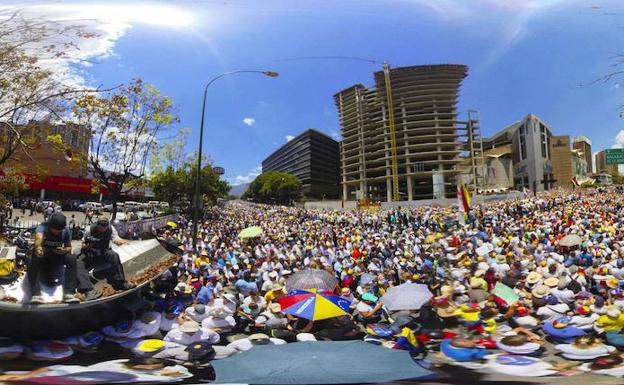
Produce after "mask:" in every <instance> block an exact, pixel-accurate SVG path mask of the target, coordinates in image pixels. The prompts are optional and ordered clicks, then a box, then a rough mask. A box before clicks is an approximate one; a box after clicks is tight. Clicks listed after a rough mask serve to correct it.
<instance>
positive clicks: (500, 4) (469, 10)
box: [412, 0, 580, 70]
mask: <svg viewBox="0 0 624 385" xmlns="http://www.w3.org/2000/svg"><path fill="white" fill-rule="evenodd" d="M412 1H413V2H414V3H415V4H417V5H418V6H420V7H422V8H425V9H428V10H429V11H431V12H432V13H434V14H435V15H436V16H437V17H438V18H439V19H440V20H441V21H443V22H445V23H457V24H462V25H464V26H466V27H467V28H473V26H474V25H476V24H480V25H483V26H490V25H491V26H493V27H494V30H492V29H491V28H482V30H483V31H484V33H485V34H486V35H485V37H490V36H497V41H496V43H495V44H494V45H493V46H492V48H491V50H490V52H489V53H488V54H487V55H486V56H485V58H484V59H483V61H482V65H481V66H480V69H481V70H483V69H484V68H487V67H488V66H490V65H492V64H494V63H496V62H497V61H498V60H499V59H501V58H502V57H503V56H505V54H506V53H507V52H508V51H509V50H510V49H511V48H512V47H513V46H514V45H515V44H516V43H518V42H519V41H521V40H522V39H523V38H524V37H525V36H526V35H527V34H528V32H529V24H530V22H531V21H532V20H533V19H534V18H535V17H536V16H539V15H541V14H543V12H544V11H546V10H548V9H552V8H554V7H556V6H558V5H563V4H565V5H566V6H569V5H570V4H571V3H573V2H576V3H580V1H573V0H566V1H565V2H564V1H563V0H505V1H500V0H481V1H465V0H436V1H430V0H412ZM473 30H474V28H473ZM493 34H494V35H493Z"/></svg>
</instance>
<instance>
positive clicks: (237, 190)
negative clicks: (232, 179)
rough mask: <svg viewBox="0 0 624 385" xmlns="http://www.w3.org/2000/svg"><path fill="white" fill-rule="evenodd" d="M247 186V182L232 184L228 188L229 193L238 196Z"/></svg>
mask: <svg viewBox="0 0 624 385" xmlns="http://www.w3.org/2000/svg"><path fill="white" fill-rule="evenodd" d="M247 187H249V183H243V184H239V185H236V186H232V189H231V190H230V195H234V196H235V197H237V198H240V197H241V196H242V195H243V194H244V193H245V191H247Z"/></svg>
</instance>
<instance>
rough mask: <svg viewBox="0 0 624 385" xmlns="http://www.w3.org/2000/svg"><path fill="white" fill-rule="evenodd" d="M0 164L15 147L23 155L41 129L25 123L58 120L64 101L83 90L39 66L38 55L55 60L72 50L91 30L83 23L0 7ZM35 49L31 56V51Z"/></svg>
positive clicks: (33, 145)
mask: <svg viewBox="0 0 624 385" xmlns="http://www.w3.org/2000/svg"><path fill="white" fill-rule="evenodd" d="M0 19H2V23H1V24H0V122H2V124H0V167H2V166H3V165H4V164H5V163H6V162H7V161H9V160H11V159H12V158H13V157H14V155H15V154H16V152H17V151H18V150H20V149H21V150H23V151H22V152H23V153H26V154H28V153H29V152H30V151H32V150H34V149H36V148H37V147H38V144H39V143H40V141H41V140H42V138H46V135H47V133H45V132H41V130H42V127H44V126H43V125H40V124H36V123H35V124H32V123H31V122H40V121H50V120H56V121H61V120H63V119H64V118H65V117H66V114H65V113H66V112H67V111H68V110H69V103H70V100H71V99H73V98H77V97H79V96H80V95H82V94H83V93H84V92H96V91H98V90H97V89H95V90H88V89H79V88H76V87H75V86H70V85H68V84H64V83H63V82H62V81H61V80H59V78H60V77H59V76H58V74H55V73H54V72H53V71H51V70H50V69H46V68H44V67H42V66H41V64H40V60H41V59H49V60H53V59H60V58H63V57H64V56H65V55H67V53H68V52H70V51H71V50H74V49H78V47H77V45H76V44H75V41H76V40H77V39H89V38H93V37H95V36H97V34H94V33H90V32H87V31H86V30H85V29H84V28H83V27H81V26H78V25H72V24H63V23H57V22H51V21H43V20H28V19H25V18H23V17H22V15H21V13H20V12H14V11H0ZM35 53H36V56H35Z"/></svg>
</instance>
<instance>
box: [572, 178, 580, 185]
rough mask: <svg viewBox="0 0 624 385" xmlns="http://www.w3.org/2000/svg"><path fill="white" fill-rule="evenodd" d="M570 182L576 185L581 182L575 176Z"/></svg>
mask: <svg viewBox="0 0 624 385" xmlns="http://www.w3.org/2000/svg"><path fill="white" fill-rule="evenodd" d="M571 182H572V184H573V185H574V186H576V187H579V186H580V185H581V184H580V183H579V182H578V180H576V176H574V177H573V178H572V180H571Z"/></svg>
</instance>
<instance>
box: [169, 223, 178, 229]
mask: <svg viewBox="0 0 624 385" xmlns="http://www.w3.org/2000/svg"><path fill="white" fill-rule="evenodd" d="M167 226H169V227H171V228H172V229H177V228H178V224H177V223H175V222H173V221H169V222H167Z"/></svg>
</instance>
